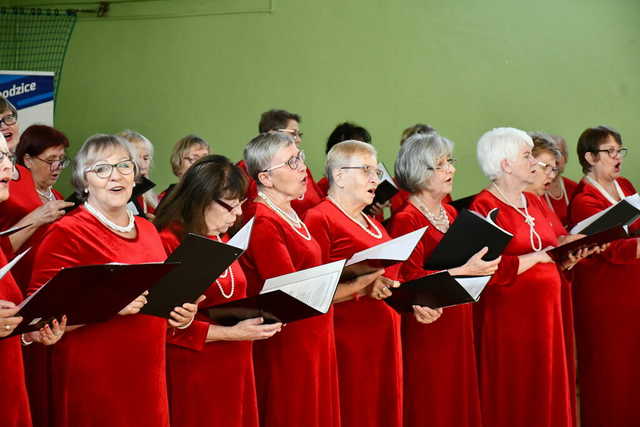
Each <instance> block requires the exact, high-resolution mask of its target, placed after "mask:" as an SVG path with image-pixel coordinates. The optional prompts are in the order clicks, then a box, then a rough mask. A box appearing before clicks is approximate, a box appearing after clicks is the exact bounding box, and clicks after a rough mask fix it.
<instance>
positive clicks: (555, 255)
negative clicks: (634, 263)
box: [547, 225, 629, 264]
mask: <svg viewBox="0 0 640 427" xmlns="http://www.w3.org/2000/svg"><path fill="white" fill-rule="evenodd" d="M627 237H629V233H627V230H626V229H625V227H623V226H621V225H619V226H617V227H613V228H610V229H608V230H604V231H600V232H597V233H593V234H590V235H588V236H586V237H583V238H582V239H578V240H574V241H573V242H569V243H565V244H564V245H561V246H558V247H555V248H553V249H550V250H548V251H547V254H548V255H549V256H550V257H551V258H552V259H553V260H554V261H555V262H557V263H558V264H564V263H565V262H566V261H569V254H570V253H572V252H576V251H578V250H580V249H583V248H591V247H593V246H600V245H604V244H605V243H610V242H613V241H615V240H619V239H626V238H627Z"/></svg>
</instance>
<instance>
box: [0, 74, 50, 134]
mask: <svg viewBox="0 0 640 427" xmlns="http://www.w3.org/2000/svg"><path fill="white" fill-rule="evenodd" d="M53 89H54V82H53V73H51V72H39V71H0V95H2V96H4V97H5V98H7V99H8V100H9V102H11V103H12V104H13V105H14V106H15V107H16V109H17V110H18V124H19V125H20V130H21V131H23V130H25V129H26V128H28V127H29V126H31V125H32V124H36V123H37V124H44V125H49V126H53ZM0 113H2V111H0Z"/></svg>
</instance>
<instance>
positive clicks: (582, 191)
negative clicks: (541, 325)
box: [569, 126, 640, 427]
mask: <svg viewBox="0 0 640 427" xmlns="http://www.w3.org/2000/svg"><path fill="white" fill-rule="evenodd" d="M626 152H627V148H625V147H623V146H622V137H621V136H620V134H619V133H618V132H617V131H615V130H613V129H611V128H608V127H606V126H598V127H594V128H589V129H586V130H585V131H584V132H583V133H582V134H581V135H580V138H579V139H578V160H579V161H580V164H581V165H582V170H583V172H584V174H585V177H584V178H583V179H582V180H581V181H580V183H579V185H578V188H577V190H576V193H575V195H574V198H573V201H572V202H571V206H570V208H569V217H570V222H571V223H572V224H576V223H578V222H580V221H582V220H583V219H585V218H588V217H590V216H591V215H594V214H596V213H598V212H600V211H602V210H604V209H607V208H609V207H610V206H612V205H613V204H615V203H617V202H618V201H620V200H621V199H622V198H624V197H625V196H630V195H632V194H635V193H636V190H635V189H634V188H633V185H632V184H631V183H630V182H629V181H628V180H626V179H625V178H623V177H622V176H621V175H620V172H621V166H622V161H623V157H624V155H625V154H626ZM629 228H630V230H629V231H631V232H634V231H638V230H639V229H640V221H636V222H635V223H633V224H632V225H631V226H630V227H629ZM638 258H640V240H638V239H636V238H633V239H625V240H620V241H617V242H613V243H612V244H611V246H610V247H609V249H607V250H606V251H604V252H603V253H601V254H599V255H596V256H593V257H591V258H589V259H588V260H585V261H583V262H581V263H580V264H579V265H577V266H576V268H575V269H574V281H575V284H576V285H575V288H574V297H575V299H574V303H575V304H574V310H575V322H576V323H575V327H576V343H577V350H578V382H579V384H580V407H581V417H580V419H581V423H582V426H584V427H592V426H605V425H606V426H632V425H637V424H638V419H639V418H638V411H637V403H638V399H637V397H636V396H635V395H634V394H635V390H636V389H637V386H638V380H639V379H640V368H639V367H638V363H637V355H638V354H640V332H639V331H638V328H637V327H636V323H637V319H638V314H639V313H640V288H639V287H638V283H637V278H638V277H640V260H638ZM605 310H606V312H607V315H606V316H599V315H597V313H602V312H604V311H605Z"/></svg>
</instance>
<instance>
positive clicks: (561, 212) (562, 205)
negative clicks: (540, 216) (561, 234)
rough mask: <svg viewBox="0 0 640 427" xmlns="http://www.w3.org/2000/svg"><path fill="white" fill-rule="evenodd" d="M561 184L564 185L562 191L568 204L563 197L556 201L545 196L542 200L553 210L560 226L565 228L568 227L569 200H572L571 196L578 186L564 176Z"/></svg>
mask: <svg viewBox="0 0 640 427" xmlns="http://www.w3.org/2000/svg"><path fill="white" fill-rule="evenodd" d="M562 182H563V183H564V189H565V190H566V192H567V199H568V200H569V203H567V201H566V200H565V198H564V196H563V197H561V198H560V199H557V200H556V199H554V198H552V197H551V196H549V195H548V194H547V195H545V196H544V197H543V199H544V201H545V202H546V203H547V205H548V206H550V207H551V209H553V211H554V212H555V213H556V215H557V216H558V218H560V222H561V223H562V225H563V226H565V227H566V226H568V225H569V204H570V203H571V199H573V195H574V194H575V192H576V188H577V187H578V184H577V183H576V182H575V181H573V180H571V179H569V178H566V177H564V176H563V177H562Z"/></svg>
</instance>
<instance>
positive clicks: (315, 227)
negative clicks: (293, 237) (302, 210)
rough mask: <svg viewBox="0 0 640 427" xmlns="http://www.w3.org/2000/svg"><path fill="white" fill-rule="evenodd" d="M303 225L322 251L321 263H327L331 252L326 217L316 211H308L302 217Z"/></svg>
mask: <svg viewBox="0 0 640 427" xmlns="http://www.w3.org/2000/svg"><path fill="white" fill-rule="evenodd" d="M304 223H305V224H306V226H307V228H308V229H309V233H311V235H312V236H313V238H314V239H316V241H317V242H318V244H319V245H320V249H321V250H322V263H323V264H326V263H328V262H329V251H330V250H331V236H330V234H329V222H328V221H327V217H326V216H325V215H323V213H322V212H320V211H319V210H318V209H309V210H308V211H307V212H306V214H305V216H304Z"/></svg>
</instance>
